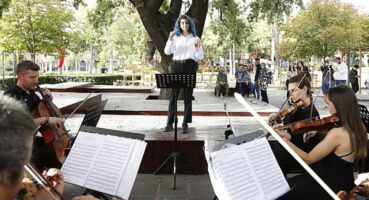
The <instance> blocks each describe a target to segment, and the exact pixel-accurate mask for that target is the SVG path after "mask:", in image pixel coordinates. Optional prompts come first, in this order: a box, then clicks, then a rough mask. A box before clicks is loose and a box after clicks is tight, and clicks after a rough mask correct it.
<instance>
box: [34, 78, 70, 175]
mask: <svg viewBox="0 0 369 200" xmlns="http://www.w3.org/2000/svg"><path fill="white" fill-rule="evenodd" d="M36 88H37V89H38V91H39V92H40V94H41V96H42V101H41V102H40V103H39V104H38V105H37V106H36V107H35V109H34V110H33V111H32V116H33V118H39V117H59V118H63V116H62V114H61V112H60V110H59V109H58V107H57V106H56V105H55V104H54V103H53V102H52V100H51V99H50V97H47V96H45V95H43V94H42V90H41V88H40V86H39V85H36ZM39 131H40V132H41V135H42V138H43V140H44V143H45V144H46V146H49V147H50V148H53V149H54V150H55V153H56V156H57V158H58V162H59V163H58V162H57V164H56V166H55V167H57V168H58V167H60V166H61V164H62V163H63V162H64V160H65V155H64V151H65V149H67V148H68V147H69V140H70V138H71V137H70V135H69V133H68V131H67V130H66V129H65V127H64V125H61V126H58V127H51V126H48V125H47V124H46V125H43V126H41V128H40V129H39Z"/></svg>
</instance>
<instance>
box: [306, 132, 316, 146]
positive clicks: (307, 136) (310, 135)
mask: <svg viewBox="0 0 369 200" xmlns="http://www.w3.org/2000/svg"><path fill="white" fill-rule="evenodd" d="M316 134H317V131H310V132H307V133H304V136H303V140H304V143H307V142H308V141H309V139H310V138H312V137H314V136H315V135H316Z"/></svg>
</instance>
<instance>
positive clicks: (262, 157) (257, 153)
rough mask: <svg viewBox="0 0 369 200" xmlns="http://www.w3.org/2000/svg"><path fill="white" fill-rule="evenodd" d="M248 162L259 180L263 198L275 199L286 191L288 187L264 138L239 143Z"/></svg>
mask: <svg viewBox="0 0 369 200" xmlns="http://www.w3.org/2000/svg"><path fill="white" fill-rule="evenodd" d="M240 147H242V149H244V151H245V152H246V157H247V159H248V163H249V164H250V167H251V168H252V171H253V172H254V174H255V176H256V179H257V180H258V182H259V185H260V187H261V189H262V190H263V193H264V195H265V199H275V198H277V197H279V196H281V195H283V194H284V193H286V192H288V191H289V189H290V187H289V185H288V183H287V181H286V179H285V177H284V175H283V172H282V170H281V168H280V167H279V165H278V163H277V160H276V159H275V157H274V154H273V152H272V149H271V148H270V145H269V143H268V142H267V140H266V139H265V138H261V139H257V140H254V141H252V142H249V143H246V144H245V145H241V146H240Z"/></svg>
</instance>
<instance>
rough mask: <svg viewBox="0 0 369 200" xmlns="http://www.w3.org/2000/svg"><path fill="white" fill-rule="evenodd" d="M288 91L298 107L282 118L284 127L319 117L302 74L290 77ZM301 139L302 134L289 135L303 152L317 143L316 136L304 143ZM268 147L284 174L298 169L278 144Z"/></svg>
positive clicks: (308, 86)
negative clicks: (270, 148)
mask: <svg viewBox="0 0 369 200" xmlns="http://www.w3.org/2000/svg"><path fill="white" fill-rule="evenodd" d="M288 89H289V91H290V94H291V95H290V98H291V100H292V101H293V102H294V103H298V105H300V106H299V107H298V108H297V110H295V111H294V112H292V113H289V114H288V115H287V116H285V117H284V119H283V124H284V125H288V124H291V123H294V122H298V121H301V120H306V119H310V118H312V117H319V112H318V110H317V109H316V108H315V106H314V104H313V103H312V98H311V86H310V81H309V79H307V78H306V77H305V76H304V74H299V75H296V76H293V77H291V78H290V79H289V83H288ZM283 109H284V108H283ZM283 109H282V110H283ZM277 114H278V113H277ZM277 114H274V115H272V116H270V118H274V117H275V115H277ZM303 137H304V134H295V135H291V142H292V143H293V144H294V145H296V146H297V147H299V148H301V149H303V150H305V151H310V150H311V149H313V147H314V146H315V145H316V144H318V142H319V136H318V135H316V136H314V137H312V138H310V140H309V142H304V140H303ZM305 137H306V135H305ZM270 145H271V147H272V150H273V152H274V154H275V156H276V159H277V161H278V164H279V166H280V167H281V169H282V171H283V172H284V173H287V172H288V171H289V170H291V169H294V168H296V167H299V164H298V163H297V162H296V160H295V159H294V158H293V157H292V156H291V155H290V154H289V153H288V152H287V151H286V150H285V149H284V148H283V147H282V146H281V145H280V144H279V143H278V142H275V141H271V142H270Z"/></svg>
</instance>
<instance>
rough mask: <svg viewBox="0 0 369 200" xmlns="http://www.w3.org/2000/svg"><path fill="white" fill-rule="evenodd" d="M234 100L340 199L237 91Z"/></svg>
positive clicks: (320, 183) (337, 199)
mask: <svg viewBox="0 0 369 200" xmlns="http://www.w3.org/2000/svg"><path fill="white" fill-rule="evenodd" d="M234 97H235V98H236V100H237V101H238V102H239V103H240V104H242V105H243V106H244V107H245V108H246V110H247V111H249V112H250V113H251V114H252V116H254V117H255V118H256V120H257V121H258V122H259V123H260V124H261V125H262V126H263V127H264V128H265V129H266V130H267V131H268V132H269V133H270V134H271V135H272V136H273V137H274V138H275V139H276V140H277V141H278V142H279V144H281V145H282V146H283V147H284V148H285V149H286V150H287V151H288V153H289V154H290V155H291V156H292V157H294V158H295V159H296V161H297V162H298V163H299V164H300V165H301V166H302V167H303V168H304V169H305V170H306V172H307V173H309V174H310V175H311V177H312V178H313V179H315V181H316V182H317V183H318V184H319V185H320V186H322V188H323V189H324V190H325V191H326V192H327V193H328V194H329V196H331V197H332V198H333V199H334V200H340V199H339V198H338V197H337V195H336V194H335V193H334V192H333V191H332V190H331V188H329V186H328V185H327V184H326V183H325V182H324V181H323V180H322V179H321V178H320V177H319V176H318V175H317V174H316V173H315V172H314V171H313V170H312V169H311V168H310V167H309V165H307V164H306V162H305V161H304V160H302V158H301V157H300V156H299V155H297V153H296V152H295V151H294V150H293V149H292V148H291V147H290V146H289V145H288V144H287V143H286V142H285V141H284V139H282V138H281V136H279V135H278V133H276V132H275V130H274V129H273V128H272V127H271V126H269V124H268V123H267V122H266V121H265V120H264V119H263V118H261V116H260V115H259V114H258V113H257V112H256V111H255V110H254V109H253V108H252V107H251V106H250V105H249V104H248V103H247V102H246V101H245V99H244V98H243V97H242V96H241V95H240V94H238V93H235V94H234Z"/></svg>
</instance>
